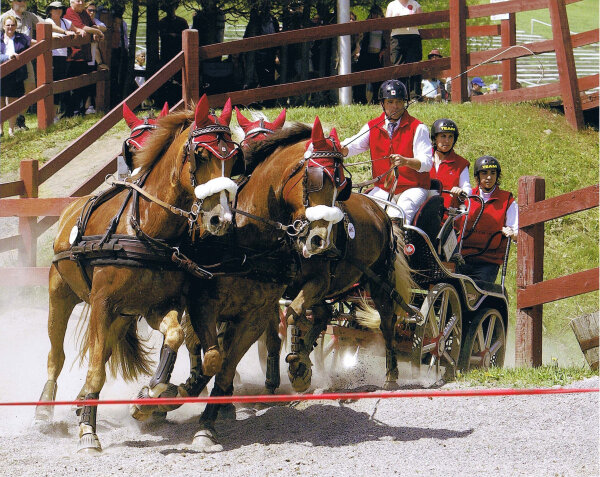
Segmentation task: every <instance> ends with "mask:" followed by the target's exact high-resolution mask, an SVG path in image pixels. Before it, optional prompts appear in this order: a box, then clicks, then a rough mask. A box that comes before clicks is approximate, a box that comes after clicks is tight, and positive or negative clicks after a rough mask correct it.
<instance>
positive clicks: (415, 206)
mask: <svg viewBox="0 0 600 477" xmlns="http://www.w3.org/2000/svg"><path fill="white" fill-rule="evenodd" d="M407 100H408V93H407V91H406V88H405V86H404V84H403V83H402V82H400V81H399V80H395V79H393V80H388V81H385V82H384V83H382V85H381V87H380V88H379V101H380V102H381V107H382V109H383V114H382V115H381V116H380V117H378V118H375V119H373V120H371V121H369V122H368V123H367V124H365V125H364V126H363V127H362V128H361V129H360V131H359V132H358V133H357V134H355V135H354V136H352V137H350V138H348V139H346V140H344V141H343V142H342V154H344V156H348V157H350V156H354V155H355V154H358V153H361V152H364V151H367V150H368V151H370V153H371V165H372V172H373V178H374V179H375V182H374V183H375V187H374V188H373V189H372V190H371V191H370V192H369V195H372V196H374V197H378V198H381V199H384V200H387V201H390V202H392V203H395V204H397V205H398V207H399V208H400V209H401V211H402V212H400V211H398V210H397V209H396V208H394V207H387V213H388V215H389V216H390V217H392V218H395V217H399V216H401V215H403V216H404V220H405V223H408V224H410V223H411V222H412V220H413V218H414V216H415V214H416V213H417V211H418V210H419V207H420V206H421V205H422V204H423V202H425V199H426V198H427V191H428V190H429V186H430V183H431V180H430V178H429V171H430V169H431V166H432V164H433V159H432V155H431V154H432V152H431V151H432V148H431V139H430V137H429V129H428V128H427V126H426V125H425V124H422V123H421V121H419V120H418V119H416V118H414V117H412V116H411V115H410V114H408V112H407V111H406V102H407ZM390 166H391V167H390Z"/></svg>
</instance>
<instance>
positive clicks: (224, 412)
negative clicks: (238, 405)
mask: <svg viewBox="0 0 600 477" xmlns="http://www.w3.org/2000/svg"><path fill="white" fill-rule="evenodd" d="M219 417H220V418H221V419H229V420H233V421H235V406H234V405H233V404H232V403H229V404H221V406H220V407H219Z"/></svg>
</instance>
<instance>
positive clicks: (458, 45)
mask: <svg viewBox="0 0 600 477" xmlns="http://www.w3.org/2000/svg"><path fill="white" fill-rule="evenodd" d="M448 8H449V10H450V76H451V77H452V91H451V94H452V102H453V103H463V102H465V101H466V100H467V99H468V94H467V75H466V74H462V73H463V72H464V71H466V70H467V4H466V0H450V1H449V6H448Z"/></svg>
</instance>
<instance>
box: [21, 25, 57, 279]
mask: <svg viewBox="0 0 600 477" xmlns="http://www.w3.org/2000/svg"><path fill="white" fill-rule="evenodd" d="M46 25H48V26H50V27H51V25H49V24H48V23H47V24H46ZM20 174H21V180H22V181H23V186H24V187H25V193H24V194H21V197H27V198H31V197H37V196H38V185H39V178H38V161H37V160H35V159H23V160H22V161H21V164H20ZM36 225H37V217H19V234H20V235H21V237H22V239H23V245H22V247H21V248H20V249H19V261H20V262H21V264H22V265H23V266H25V267H35V266H36V262H37V232H36Z"/></svg>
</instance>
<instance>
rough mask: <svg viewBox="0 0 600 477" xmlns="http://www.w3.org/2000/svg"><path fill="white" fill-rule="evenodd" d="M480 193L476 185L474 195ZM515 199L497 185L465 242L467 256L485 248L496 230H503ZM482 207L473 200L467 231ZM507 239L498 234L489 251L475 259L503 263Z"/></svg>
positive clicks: (474, 258) (463, 252) (464, 248)
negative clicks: (507, 213) (509, 209)
mask: <svg viewBox="0 0 600 477" xmlns="http://www.w3.org/2000/svg"><path fill="white" fill-rule="evenodd" d="M478 194H479V187H475V189H474V190H473V195H478ZM514 201H515V199H514V197H513V195H512V194H511V193H510V192H508V191H505V190H501V189H500V188H499V187H496V189H495V190H494V192H492V195H491V197H490V198H489V200H488V201H487V202H486V203H485V204H484V205H483V214H481V218H480V219H479V222H478V223H477V226H476V228H475V230H474V231H473V233H472V234H471V235H469V236H468V237H467V238H466V239H465V241H464V243H463V248H462V254H463V256H465V257H467V256H468V255H470V254H473V253H477V252H480V251H481V250H483V249H484V248H485V245H486V244H487V243H488V240H489V239H490V237H491V236H492V235H493V234H494V233H495V232H498V231H501V230H502V227H504V224H505V223H506V211H507V210H508V208H509V207H510V204H512V203H513V202H514ZM480 209H481V205H480V204H479V202H478V201H475V200H473V201H471V210H470V211H469V219H468V223H467V233H468V231H469V230H470V229H471V226H472V225H473V221H474V220H475V219H476V218H477V215H478V214H479V210H480ZM506 241H507V237H505V236H504V234H502V232H500V233H499V234H496V235H495V236H494V238H493V239H492V241H491V243H490V246H489V247H488V249H487V252H485V253H484V254H482V255H478V256H477V257H473V261H478V262H490V263H496V264H498V265H501V264H502V261H503V259H504V252H505V251H506Z"/></svg>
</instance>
